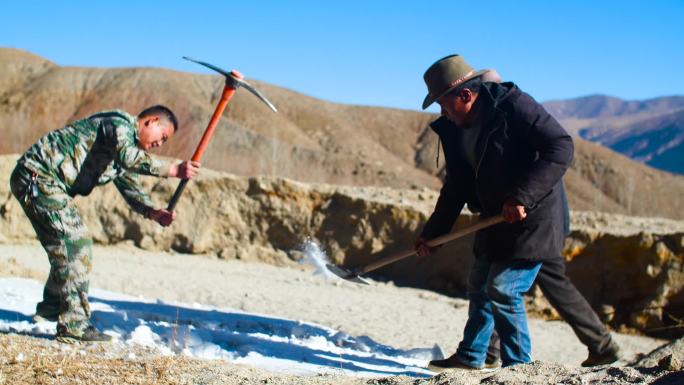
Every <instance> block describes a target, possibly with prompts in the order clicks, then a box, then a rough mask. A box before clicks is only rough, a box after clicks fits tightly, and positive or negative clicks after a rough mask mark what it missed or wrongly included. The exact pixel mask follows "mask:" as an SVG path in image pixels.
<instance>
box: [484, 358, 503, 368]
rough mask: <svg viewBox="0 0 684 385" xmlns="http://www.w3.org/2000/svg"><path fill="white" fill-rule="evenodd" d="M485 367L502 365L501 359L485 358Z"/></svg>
mask: <svg viewBox="0 0 684 385" xmlns="http://www.w3.org/2000/svg"><path fill="white" fill-rule="evenodd" d="M484 367H485V369H496V368H500V367H501V360H499V359H498V358H489V357H487V359H486V360H485V364H484Z"/></svg>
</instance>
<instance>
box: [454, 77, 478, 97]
mask: <svg viewBox="0 0 684 385" xmlns="http://www.w3.org/2000/svg"><path fill="white" fill-rule="evenodd" d="M481 87H482V77H481V76H478V77H476V78H472V79H470V80H468V81H467V82H465V83H463V84H461V85H460V86H458V87H456V88H454V89H453V90H451V91H449V92H448V93H449V94H454V95H457V94H460V93H461V91H463V90H464V89H466V88H467V89H469V90H471V91H473V92H474V93H479V92H480V88H481Z"/></svg>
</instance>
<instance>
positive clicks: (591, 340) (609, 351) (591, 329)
mask: <svg viewBox="0 0 684 385" xmlns="http://www.w3.org/2000/svg"><path fill="white" fill-rule="evenodd" d="M481 79H482V82H492V83H501V77H500V76H499V74H498V73H497V72H496V71H495V70H493V69H489V70H487V72H485V73H484V74H483V75H482V77H481ZM561 193H563V194H562V202H563V219H564V223H563V227H564V231H565V234H566V235H568V234H569V233H570V210H569V206H568V201H567V197H566V196H565V194H564V193H565V191H564V190H563V188H562V187H561ZM534 283H536V284H537V286H539V288H540V289H541V291H542V293H544V296H545V297H546V298H547V299H548V301H549V303H551V306H553V307H554V309H556V311H558V314H560V316H561V317H562V318H563V320H565V322H567V323H568V325H570V327H571V328H572V330H573V331H574V332H575V335H576V336H577V338H579V340H580V341H581V342H582V343H583V344H584V345H586V346H587V349H588V350H589V356H588V357H587V359H586V360H584V361H583V362H582V366H598V365H605V364H611V363H613V362H615V361H617V360H618V359H620V354H619V351H620V348H619V346H618V345H617V343H615V341H613V339H612V337H611V335H610V332H609V331H608V329H607V328H606V327H605V326H604V325H603V324H602V323H601V320H600V319H599V317H598V316H597V315H596V312H594V310H593V309H592V308H591V305H589V303H588V302H587V300H586V299H585V298H584V297H583V296H582V294H581V293H580V292H579V291H578V290H577V288H576V287H575V285H573V284H572V282H571V281H570V279H569V278H568V277H567V276H566V275H565V261H564V259H563V257H562V256H561V255H558V256H557V258H548V259H544V260H543V261H542V266H541V268H540V269H539V273H538V274H537V279H536V280H535V281H534ZM499 356H500V351H499V337H498V335H497V334H496V330H495V331H494V333H493V334H492V339H491V341H490V343H489V350H488V351H487V359H486V361H485V366H487V365H489V366H496V363H497V362H498V360H499Z"/></svg>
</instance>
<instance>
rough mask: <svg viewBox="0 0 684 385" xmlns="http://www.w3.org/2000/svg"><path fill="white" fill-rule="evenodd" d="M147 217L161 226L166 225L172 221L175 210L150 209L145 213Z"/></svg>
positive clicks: (174, 216)
mask: <svg viewBox="0 0 684 385" xmlns="http://www.w3.org/2000/svg"><path fill="white" fill-rule="evenodd" d="M147 217H148V218H150V219H151V220H153V221H155V222H157V223H159V224H160V225H162V226H163V227H167V226H169V225H171V223H173V220H174V219H176V212H175V211H168V210H166V209H151V210H150V212H149V213H148V214H147Z"/></svg>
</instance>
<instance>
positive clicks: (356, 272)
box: [325, 215, 504, 285]
mask: <svg viewBox="0 0 684 385" xmlns="http://www.w3.org/2000/svg"><path fill="white" fill-rule="evenodd" d="M503 220H504V219H503V216H502V215H497V216H495V217H489V218H486V219H483V220H481V221H479V222H477V223H475V224H473V225H470V226H468V227H465V228H462V229H459V230H456V231H454V232H451V233H448V234H445V235H442V236H439V237H437V238H434V239H431V240H429V241H427V242H426V244H427V245H428V246H429V247H435V246H439V245H443V244H445V243H447V242H451V241H453V240H455V239H458V238H461V237H464V236H466V235H468V234H470V233H474V232H476V231H478V230H482V229H484V228H485V227H489V226H492V225H495V224H497V223H501V222H503ZM415 254H416V251H415V250H413V249H411V250H405V251H402V252H399V253H396V254H392V255H389V256H387V257H384V258H381V259H378V260H377V261H375V262H371V263H369V264H367V265H362V266H357V267H355V268H351V269H345V268H344V267H341V266H337V265H333V264H330V263H328V264H326V265H325V266H326V267H327V268H328V270H330V272H332V273H333V274H335V275H337V276H338V277H340V278H342V279H346V280H348V281H352V282H356V283H363V284H366V285H368V282H367V281H366V280H365V279H363V278H362V277H361V274H366V273H370V272H371V271H373V270H377V269H379V268H381V267H383V266H385V265H389V264H390V263H394V262H397V261H400V260H402V259H404V258H407V257H410V256H412V255H415Z"/></svg>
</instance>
